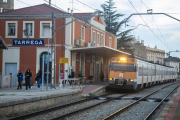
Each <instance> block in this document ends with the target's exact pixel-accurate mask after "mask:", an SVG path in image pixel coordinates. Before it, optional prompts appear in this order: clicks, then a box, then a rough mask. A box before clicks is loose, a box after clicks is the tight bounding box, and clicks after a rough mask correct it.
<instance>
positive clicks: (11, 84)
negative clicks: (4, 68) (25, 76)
mask: <svg viewBox="0 0 180 120" xmlns="http://www.w3.org/2000/svg"><path fill="white" fill-rule="evenodd" d="M9 75H10V87H13V74H12V73H9Z"/></svg>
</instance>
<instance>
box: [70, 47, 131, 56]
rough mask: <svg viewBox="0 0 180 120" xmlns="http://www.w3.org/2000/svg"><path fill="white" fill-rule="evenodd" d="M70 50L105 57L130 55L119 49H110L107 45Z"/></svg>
mask: <svg viewBox="0 0 180 120" xmlns="http://www.w3.org/2000/svg"><path fill="white" fill-rule="evenodd" d="M71 51H75V52H80V53H86V54H92V55H97V56H106V57H119V56H122V55H124V56H127V55H131V54H129V53H126V52H123V51H119V50H116V49H112V48H110V47H107V46H95V47H83V48H73V49H71Z"/></svg>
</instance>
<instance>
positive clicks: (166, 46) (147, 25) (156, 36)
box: [128, 0, 169, 49]
mask: <svg viewBox="0 0 180 120" xmlns="http://www.w3.org/2000/svg"><path fill="white" fill-rule="evenodd" d="M128 1H129V0H128ZM129 3H130V4H131V5H132V7H133V8H134V9H135V11H136V12H137V13H138V14H139V12H138V11H137V9H136V8H135V7H134V5H133V4H132V3H131V1H129ZM139 16H140V17H141V15H139ZM141 19H142V20H143V21H144V19H143V18H142V17H141ZM144 23H145V24H146V25H147V26H148V28H149V30H150V31H151V32H152V33H153V34H154V35H155V36H156V37H157V38H158V40H160V41H161V42H162V43H163V44H164V45H165V46H166V47H167V48H168V46H167V45H166V44H165V43H164V42H163V41H162V40H161V39H159V37H158V36H157V35H156V34H155V33H154V31H153V30H152V29H151V28H150V27H149V25H148V24H147V23H146V22H145V21H144ZM168 49H169V48H168Z"/></svg>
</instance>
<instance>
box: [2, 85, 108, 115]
mask: <svg viewBox="0 0 180 120" xmlns="http://www.w3.org/2000/svg"><path fill="white" fill-rule="evenodd" d="M107 86H108V83H104V82H103V83H88V84H86V85H85V84H83V85H81V86H80V87H79V85H75V88H72V86H70V85H68V86H65V87H64V88H63V87H59V86H58V85H57V87H56V89H54V88H53V89H50V87H48V91H47V90H46V87H45V86H44V88H43V91H42V88H40V89H37V86H32V89H31V90H28V91H26V90H25V86H23V87H22V89H20V90H17V87H13V88H1V89H0V116H1V115H11V114H21V113H26V112H27V111H31V110H40V109H44V108H48V107H52V106H54V105H57V104H58V105H59V104H62V103H64V102H67V101H72V100H73V99H78V98H81V96H82V95H86V96H88V95H89V93H92V94H98V93H101V92H103V91H104V89H105V88H106V87H107ZM41 87H42V86H41Z"/></svg>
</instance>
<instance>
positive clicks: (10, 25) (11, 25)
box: [6, 21, 17, 38]
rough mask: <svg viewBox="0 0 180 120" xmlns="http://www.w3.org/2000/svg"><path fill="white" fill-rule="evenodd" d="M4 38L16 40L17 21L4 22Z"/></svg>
mask: <svg viewBox="0 0 180 120" xmlns="http://www.w3.org/2000/svg"><path fill="white" fill-rule="evenodd" d="M6 38H17V21H6Z"/></svg>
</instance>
